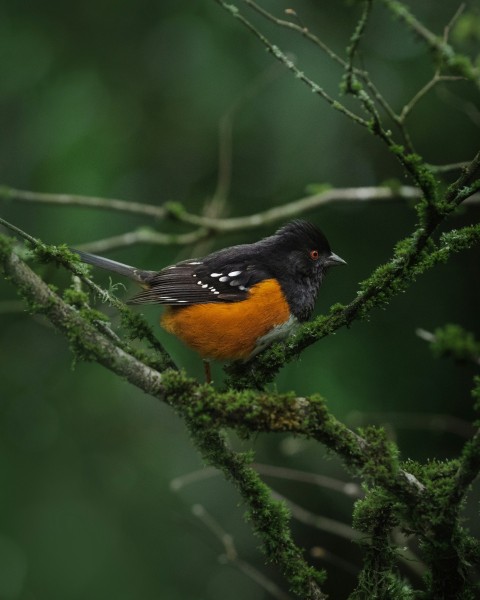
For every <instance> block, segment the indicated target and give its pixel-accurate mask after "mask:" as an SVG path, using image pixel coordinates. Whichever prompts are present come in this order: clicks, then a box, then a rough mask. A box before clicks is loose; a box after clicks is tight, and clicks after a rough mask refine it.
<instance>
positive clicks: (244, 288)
mask: <svg viewBox="0 0 480 600" xmlns="http://www.w3.org/2000/svg"><path fill="white" fill-rule="evenodd" d="M238 289H239V290H242V292H244V291H245V290H246V289H247V288H246V287H245V286H244V285H241V286H240V287H239V288H238Z"/></svg>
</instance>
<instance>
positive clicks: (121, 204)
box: [0, 185, 167, 219]
mask: <svg viewBox="0 0 480 600" xmlns="http://www.w3.org/2000/svg"><path fill="white" fill-rule="evenodd" d="M0 198H3V199H4V200H19V201H20V202H39V203H41V204H56V205H66V206H82V207H85V208H95V209H102V210H115V211H118V212H127V213H133V214H136V215H143V216H145V217H154V218H155V219H163V218H164V217H165V216H166V214H167V212H166V210H165V209H164V207H163V206H155V205H154V204H143V203H141V202H128V201H127V200H117V199H114V198H98V197H95V196H79V195H75V194H45V193H41V192H31V191H27V190H18V189H15V188H12V187H9V186H6V185H2V186H0Z"/></svg>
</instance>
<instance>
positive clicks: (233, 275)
mask: <svg viewBox="0 0 480 600" xmlns="http://www.w3.org/2000/svg"><path fill="white" fill-rule="evenodd" d="M240 273H241V271H232V272H231V273H229V274H228V276H229V277H236V276H237V275H240Z"/></svg>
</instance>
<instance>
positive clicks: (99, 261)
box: [70, 248, 155, 284]
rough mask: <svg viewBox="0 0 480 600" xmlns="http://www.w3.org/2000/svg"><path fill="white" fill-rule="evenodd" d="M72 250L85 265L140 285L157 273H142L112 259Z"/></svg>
mask: <svg viewBox="0 0 480 600" xmlns="http://www.w3.org/2000/svg"><path fill="white" fill-rule="evenodd" d="M70 250H71V251H72V252H75V254H78V256H79V257H80V260H81V261H82V262H84V263H87V264H89V265H93V266H94V267H100V268H101V269H106V270H107V271H112V272H113V273H118V274H119V275H123V276H124V277H128V278H129V279H133V280H134V281H137V282H138V283H142V284H143V283H145V282H146V281H147V280H148V279H149V278H150V277H152V275H154V273H155V271H142V270H141V269H136V268H135V267H130V266H129V265H124V264H123V263H120V262H117V261H116V260H111V259H110V258H104V257H103V256H97V255H96V254H90V253H89V252H83V250H75V248H70Z"/></svg>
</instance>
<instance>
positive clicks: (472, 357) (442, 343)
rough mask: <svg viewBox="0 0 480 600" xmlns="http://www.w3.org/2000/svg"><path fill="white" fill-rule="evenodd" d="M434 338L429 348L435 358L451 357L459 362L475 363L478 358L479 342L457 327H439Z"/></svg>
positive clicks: (479, 353) (451, 325)
mask: <svg viewBox="0 0 480 600" xmlns="http://www.w3.org/2000/svg"><path fill="white" fill-rule="evenodd" d="M434 336H435V339H434V341H433V342H432V343H431V348H432V351H433V353H434V355H435V356H437V357H445V356H447V357H453V358H454V359H455V360H457V361H459V362H467V361H474V362H476V361H477V360H478V359H479V358H480V342H477V341H476V340H475V336H474V335H473V333H470V332H468V331H465V329H463V328H462V327H460V326H459V325H453V324H448V325H445V326H444V327H439V328H438V329H436V330H435V332H434Z"/></svg>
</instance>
